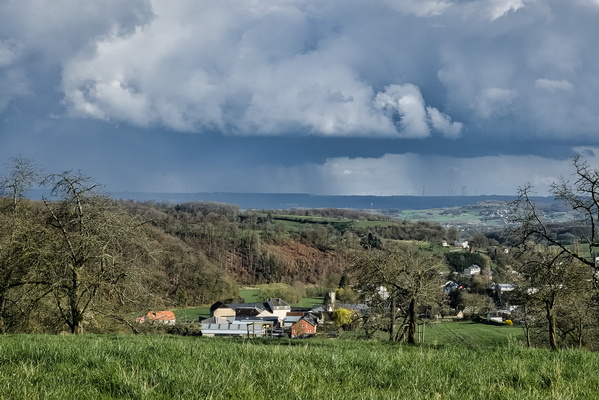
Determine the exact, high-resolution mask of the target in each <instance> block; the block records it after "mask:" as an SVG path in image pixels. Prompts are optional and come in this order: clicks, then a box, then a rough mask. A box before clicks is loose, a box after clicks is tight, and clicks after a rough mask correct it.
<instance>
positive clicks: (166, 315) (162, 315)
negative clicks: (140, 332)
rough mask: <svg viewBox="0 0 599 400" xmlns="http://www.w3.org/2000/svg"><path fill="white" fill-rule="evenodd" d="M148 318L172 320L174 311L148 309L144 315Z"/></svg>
mask: <svg viewBox="0 0 599 400" xmlns="http://www.w3.org/2000/svg"><path fill="white" fill-rule="evenodd" d="M145 317H146V318H148V319H149V320H161V321H170V320H174V319H176V318H175V313H173V312H172V311H150V312H148V313H147V314H146V315H145Z"/></svg>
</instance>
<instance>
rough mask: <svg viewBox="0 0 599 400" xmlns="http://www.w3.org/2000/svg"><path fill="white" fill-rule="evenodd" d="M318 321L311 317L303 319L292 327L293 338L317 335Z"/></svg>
mask: <svg viewBox="0 0 599 400" xmlns="http://www.w3.org/2000/svg"><path fill="white" fill-rule="evenodd" d="M316 325H317V324H316V321H315V320H314V319H313V318H312V317H311V316H309V315H306V316H303V317H301V318H300V319H299V320H298V321H297V322H296V323H294V324H293V325H292V326H291V337H292V338H297V337H303V336H310V335H314V334H315V333H316Z"/></svg>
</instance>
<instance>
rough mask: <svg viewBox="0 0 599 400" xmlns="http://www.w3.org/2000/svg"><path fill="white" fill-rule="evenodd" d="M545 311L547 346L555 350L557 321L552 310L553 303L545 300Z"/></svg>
mask: <svg viewBox="0 0 599 400" xmlns="http://www.w3.org/2000/svg"><path fill="white" fill-rule="evenodd" d="M545 309H546V312H547V323H548V324H549V346H550V347H551V350H557V349H558V348H557V326H556V325H557V323H556V320H555V315H554V311H553V304H551V303H549V302H547V303H546V304H545Z"/></svg>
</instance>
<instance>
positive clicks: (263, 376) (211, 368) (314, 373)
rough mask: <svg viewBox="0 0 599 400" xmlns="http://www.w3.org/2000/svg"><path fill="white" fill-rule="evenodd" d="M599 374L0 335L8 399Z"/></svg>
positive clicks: (245, 345) (564, 395)
mask: <svg viewBox="0 0 599 400" xmlns="http://www.w3.org/2000/svg"><path fill="white" fill-rule="evenodd" d="M457 327H458V325H456V329H457ZM442 329H444V328H442ZM506 332H507V331H506ZM598 370H599V354H597V353H591V352H586V351H577V350H564V351H559V352H551V351H549V350H543V349H528V348H524V347H522V346H520V345H518V344H515V343H512V344H506V345H496V346H494V347H489V346H482V347H477V346H471V345H456V344H452V343H448V344H445V345H433V344H424V345H418V346H408V345H405V344H391V343H388V342H384V341H357V340H342V339H339V340H324V339H322V340H320V339H319V340H295V341H292V340H288V339H282V340H281V339H276V340H275V339H270V340H257V339H253V340H251V339H250V340H247V339H246V340H244V339H220V338H200V337H178V336H169V335H138V336H133V335H121V336H117V335H103V336H102V335H83V336H47V335H7V336H2V337H1V338H0V398H1V399H61V400H62V399H77V400H81V399H140V400H141V399H243V400H246V399H252V400H254V399H343V400H345V399H460V400H463V399H510V400H513V399H526V400H531V399H543V400H545V399H596V398H598V397H599V392H598V391H597V388H599V374H597V371H598Z"/></svg>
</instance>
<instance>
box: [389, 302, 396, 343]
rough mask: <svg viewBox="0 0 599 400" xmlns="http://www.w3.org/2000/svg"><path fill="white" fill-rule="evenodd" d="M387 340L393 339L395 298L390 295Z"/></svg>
mask: <svg viewBox="0 0 599 400" xmlns="http://www.w3.org/2000/svg"><path fill="white" fill-rule="evenodd" d="M389 307H390V308H389V340H390V341H393V340H395V335H394V333H395V298H393V296H391V302H390V304H389Z"/></svg>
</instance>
